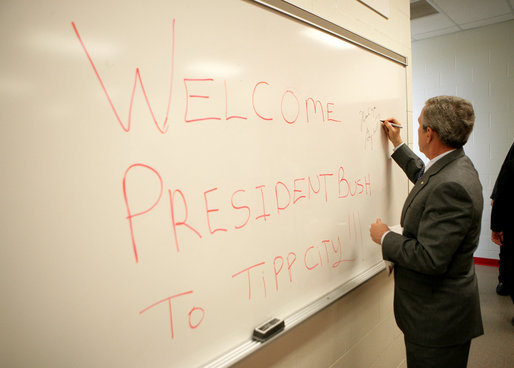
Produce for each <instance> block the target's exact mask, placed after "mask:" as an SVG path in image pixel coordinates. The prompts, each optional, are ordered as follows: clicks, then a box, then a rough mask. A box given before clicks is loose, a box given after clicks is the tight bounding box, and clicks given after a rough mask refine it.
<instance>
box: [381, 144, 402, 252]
mask: <svg viewBox="0 0 514 368" xmlns="http://www.w3.org/2000/svg"><path fill="white" fill-rule="evenodd" d="M398 147H399V146H398ZM390 232H391V230H388V231H386V232H385V233H384V235H382V238H381V239H380V245H382V243H383V242H384V238H385V236H386V235H387V234H389V233H390Z"/></svg>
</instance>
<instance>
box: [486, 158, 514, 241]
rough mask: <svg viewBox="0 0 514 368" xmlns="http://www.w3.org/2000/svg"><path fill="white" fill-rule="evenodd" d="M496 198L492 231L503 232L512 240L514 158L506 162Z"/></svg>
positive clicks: (492, 215)
mask: <svg viewBox="0 0 514 368" xmlns="http://www.w3.org/2000/svg"><path fill="white" fill-rule="evenodd" d="M495 189H496V190H495V198H494V204H493V208H492V211H491V230H493V231H503V232H504V235H505V233H506V236H507V237H508V238H509V240H511V239H512V237H511V235H512V234H514V231H513V229H512V226H513V222H514V192H513V191H514V158H513V159H511V160H509V161H505V163H504V164H503V166H502V169H501V171H500V174H499V175H498V179H497V180H496V186H495Z"/></svg>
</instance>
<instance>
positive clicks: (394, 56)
mask: <svg viewBox="0 0 514 368" xmlns="http://www.w3.org/2000/svg"><path fill="white" fill-rule="evenodd" d="M251 1H253V2H255V3H259V4H261V5H264V6H266V7H268V8H271V9H273V10H276V11H278V12H280V13H282V14H285V15H288V16H290V17H293V18H295V19H298V20H300V21H302V22H304V23H307V24H310V25H311V26H313V27H315V28H318V29H320V30H322V31H324V32H327V33H330V34H331V35H333V36H335V37H338V38H341V39H343V40H345V41H348V42H350V43H352V44H354V45H357V46H359V47H363V48H365V49H367V50H369V51H372V52H374V53H375V54H378V55H381V56H384V57H386V58H388V59H391V60H393V61H395V62H397V63H399V64H401V65H403V66H407V57H405V56H403V55H401V54H398V53H397V52H395V51H393V50H390V49H388V48H386V47H384V46H382V45H380V44H378V43H376V42H373V41H371V40H368V39H367V38H364V37H362V36H359V35H358V34H356V33H353V32H352V31H349V30H347V29H345V28H343V27H340V26H338V25H337V24H334V23H332V22H330V21H328V20H326V19H323V18H321V17H319V16H317V15H315V14H313V13H311V12H308V11H307V10H304V9H302V8H299V7H297V6H296V5H293V4H290V3H288V2H287V1H284V0H251Z"/></svg>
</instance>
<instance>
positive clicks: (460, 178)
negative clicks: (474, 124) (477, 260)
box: [382, 145, 483, 347]
mask: <svg viewBox="0 0 514 368" xmlns="http://www.w3.org/2000/svg"><path fill="white" fill-rule="evenodd" d="M393 158H394V160H395V161H396V162H397V163H398V165H399V166H400V167H401V168H402V169H403V171H404V172H405V173H406V174H407V176H408V178H409V179H410V180H411V181H412V182H415V181H416V178H417V176H418V174H419V173H420V171H421V169H422V168H423V166H424V165H423V161H421V159H420V158H419V157H417V156H416V155H415V154H414V152H412V150H411V149H410V148H409V147H408V146H407V145H403V146H401V147H399V148H398V149H397V150H396V151H395V152H394V153H393ZM482 208H483V197H482V185H481V184H480V181H479V179H478V174H477V172H476V170H475V168H474V166H473V164H472V162H471V160H470V159H469V158H468V157H467V156H466V155H465V154H464V150H463V149H462V148H461V149H457V150H455V151H453V152H451V153H449V154H447V155H446V156H444V157H443V158H441V159H440V160H439V161H437V162H436V163H435V164H434V165H433V166H431V167H430V168H429V169H428V170H427V172H426V173H424V175H423V176H422V177H421V178H420V179H419V180H418V181H417V183H416V184H415V186H414V188H413V189H412V190H411V192H410V193H409V195H408V197H407V199H406V201H405V204H404V207H403V210H402V215H401V225H402V227H403V235H400V234H396V233H393V232H390V233H388V234H387V235H386V236H385V237H384V240H383V243H382V254H383V257H384V259H385V260H388V261H391V262H394V263H395V294H394V312H395V317H396V322H397V324H398V326H399V327H400V329H401V330H402V331H403V333H404V335H405V337H406V339H407V340H409V341H411V342H413V343H416V344H419V345H424V346H434V347H437V346H450V345H455V344H459V343H464V342H466V341H468V340H470V339H471V338H473V337H476V336H479V335H481V334H483V327H482V317H481V313H480V302H479V297H478V286H477V280H476V275H475V265H474V261H473V253H474V251H475V249H476V248H477V246H478V239H479V234H480V224H481V218H482Z"/></svg>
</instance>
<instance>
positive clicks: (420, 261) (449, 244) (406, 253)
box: [382, 182, 473, 275]
mask: <svg viewBox="0 0 514 368" xmlns="http://www.w3.org/2000/svg"><path fill="white" fill-rule="evenodd" d="M424 205H425V207H424V208H419V209H416V210H417V211H418V216H419V225H418V232H417V235H416V237H409V236H407V235H400V234H396V233H394V232H391V233H389V234H387V235H386V236H385V237H384V241H383V243H382V254H383V257H384V259H385V260H388V261H391V262H394V263H395V264H397V265H400V266H402V267H405V268H407V269H411V270H413V271H417V272H420V273H424V274H432V275H437V274H443V273H445V272H446V271H447V269H448V266H449V263H450V262H451V261H452V258H453V254H454V253H455V252H456V251H457V249H458V248H459V246H460V245H461V244H462V242H463V239H464V237H465V236H466V234H467V233H468V232H469V229H470V227H471V226H472V223H473V203H472V200H471V198H470V197H469V195H468V193H467V192H466V190H464V188H463V187H462V186H461V185H460V184H458V183H455V182H444V183H441V184H439V185H438V186H437V187H436V188H434V189H433V190H432V192H431V194H430V197H429V199H428V200H427V201H426V202H425V204H424ZM413 210H414V209H413Z"/></svg>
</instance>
